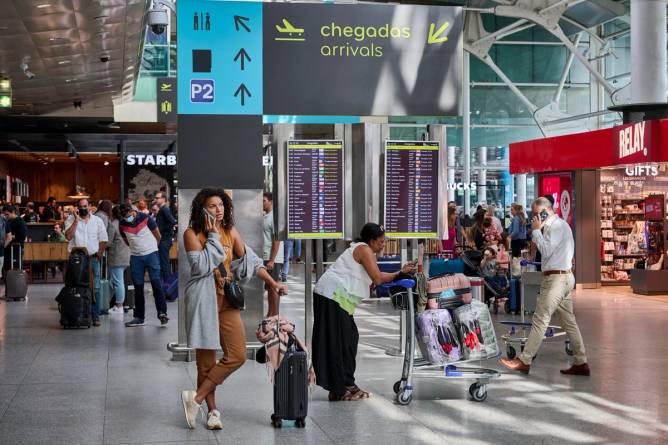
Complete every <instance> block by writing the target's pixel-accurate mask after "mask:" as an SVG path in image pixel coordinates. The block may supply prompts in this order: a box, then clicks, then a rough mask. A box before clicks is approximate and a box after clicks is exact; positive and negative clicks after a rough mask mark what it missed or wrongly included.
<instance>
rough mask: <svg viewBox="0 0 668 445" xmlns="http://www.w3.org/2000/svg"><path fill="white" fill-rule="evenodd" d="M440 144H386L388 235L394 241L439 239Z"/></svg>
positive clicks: (396, 142) (391, 142)
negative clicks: (395, 239) (396, 239)
mask: <svg viewBox="0 0 668 445" xmlns="http://www.w3.org/2000/svg"><path fill="white" fill-rule="evenodd" d="M439 148H440V147H439V143H438V142H430V141H387V142H386V143H385V196H384V198H385V203H384V204H385V205H384V209H385V218H384V222H385V234H386V235H387V236H388V237H392V238H437V237H438V153H439Z"/></svg>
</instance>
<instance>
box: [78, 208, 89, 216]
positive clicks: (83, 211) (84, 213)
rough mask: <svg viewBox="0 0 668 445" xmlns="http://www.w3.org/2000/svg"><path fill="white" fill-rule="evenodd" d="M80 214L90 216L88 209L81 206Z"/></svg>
mask: <svg viewBox="0 0 668 445" xmlns="http://www.w3.org/2000/svg"><path fill="white" fill-rule="evenodd" d="M79 216H80V217H82V218H85V217H87V216H88V209H84V208H79Z"/></svg>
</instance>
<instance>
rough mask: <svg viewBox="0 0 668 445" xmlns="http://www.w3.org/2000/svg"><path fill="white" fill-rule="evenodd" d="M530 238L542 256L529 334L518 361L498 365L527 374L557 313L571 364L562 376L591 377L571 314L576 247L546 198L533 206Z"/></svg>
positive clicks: (507, 361) (535, 202)
mask: <svg viewBox="0 0 668 445" xmlns="http://www.w3.org/2000/svg"><path fill="white" fill-rule="evenodd" d="M531 210H532V215H534V216H533V219H532V221H531V231H532V233H531V236H532V240H533V242H534V243H535V244H536V246H537V247H538V250H539V251H540V253H541V255H542V272H543V281H542V283H541V286H540V294H539V296H538V301H537V304H536V311H535V312H534V315H533V319H532V325H531V333H530V334H529V338H528V339H527V343H526V345H525V346H524V351H523V352H522V354H520V356H519V358H516V359H513V360H510V359H505V358H504V359H501V364H502V365H504V366H506V367H507V368H510V369H512V370H514V371H520V372H522V373H524V374H528V373H529V369H530V368H531V361H532V360H533V357H534V356H535V355H536V354H537V353H538V349H539V348H540V344H541V343H542V341H543V337H544V336H545V331H546V330H547V327H548V325H549V324H550V320H551V319H552V315H553V314H554V313H555V312H556V313H557V314H558V315H559V318H560V319H561V325H562V327H563V328H564V330H565V331H566V333H567V334H568V337H569V338H570V340H571V344H572V345H573V351H574V363H573V365H572V366H571V367H570V368H568V369H563V370H561V373H562V374H567V375H585V376H588V375H589V374H590V370H589V365H588V364H587V356H586V354H585V347H584V342H583V340H582V335H581V334H580V328H579V327H578V324H577V322H576V321H575V314H574V313H573V300H572V299H571V296H570V294H571V291H572V290H573V288H574V287H575V277H574V276H573V272H572V270H571V267H572V264H573V254H574V252H575V243H574V241H573V232H572V231H571V227H570V226H569V225H568V223H567V222H566V221H564V220H563V219H561V218H560V217H559V216H558V215H557V214H556V213H555V212H554V209H553V208H552V204H551V203H550V201H549V200H547V199H546V198H544V197H543V198H538V199H536V200H535V201H534V202H533V204H532V206H531Z"/></svg>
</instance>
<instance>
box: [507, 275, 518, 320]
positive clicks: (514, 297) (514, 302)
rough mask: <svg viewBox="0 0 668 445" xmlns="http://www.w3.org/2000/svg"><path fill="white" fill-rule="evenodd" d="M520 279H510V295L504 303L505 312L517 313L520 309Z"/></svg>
mask: <svg viewBox="0 0 668 445" xmlns="http://www.w3.org/2000/svg"><path fill="white" fill-rule="evenodd" d="M521 285H522V281H521V280H520V279H518V278H511V279H510V296H509V298H508V300H506V303H505V308H504V309H505V311H506V314H519V313H520V310H521V300H520V297H521V293H522V289H521V288H520V286H521Z"/></svg>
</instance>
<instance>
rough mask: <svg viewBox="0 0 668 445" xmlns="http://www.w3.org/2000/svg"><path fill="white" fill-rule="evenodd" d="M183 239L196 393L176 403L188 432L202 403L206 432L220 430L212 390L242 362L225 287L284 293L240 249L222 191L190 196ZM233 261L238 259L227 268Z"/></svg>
mask: <svg viewBox="0 0 668 445" xmlns="http://www.w3.org/2000/svg"><path fill="white" fill-rule="evenodd" d="M183 238H184V244H185V248H186V252H187V255H188V262H189V264H190V279H189V280H188V284H187V285H186V292H185V304H186V311H185V313H186V314H187V318H186V331H187V334H188V346H189V347H191V348H194V349H195V351H196V360H197V391H183V392H182V393H181V400H182V402H183V409H184V411H185V416H186V422H187V423H188V427H190V428H195V420H196V418H197V413H198V412H199V410H200V408H201V404H202V402H204V401H205V400H206V404H207V407H208V409H209V413H208V418H207V428H209V429H221V428H222V423H221V420H220V412H219V411H218V409H217V408H216V399H215V392H216V387H217V386H218V385H221V384H222V383H223V382H224V381H225V379H227V378H228V377H229V376H230V374H232V373H233V372H234V371H236V370H237V369H239V368H240V367H241V366H242V365H243V364H244V362H245V361H246V338H245V335H244V325H243V323H242V321H241V313H240V309H239V307H237V305H236V304H235V303H238V302H237V301H236V300H235V299H233V298H226V295H225V286H226V283H229V281H230V280H231V279H233V278H236V279H239V280H246V279H250V278H251V277H252V276H256V277H258V278H259V279H261V280H262V281H264V282H265V283H266V284H267V286H268V287H269V288H271V289H273V290H275V291H276V293H277V294H279V295H280V294H287V290H288V288H287V286H285V285H282V284H279V283H277V282H275V281H274V280H273V279H272V278H271V275H269V273H268V272H267V270H266V269H265V268H264V265H263V263H262V259H261V258H258V257H257V255H255V253H254V252H253V251H252V250H251V249H250V248H248V247H246V246H245V244H244V241H243V240H242V239H241V235H240V234H239V232H238V231H237V229H236V228H235V227H234V214H233V206H232V199H231V198H230V197H229V196H228V195H227V194H226V193H225V192H224V191H223V190H222V189H209V188H207V189H202V190H201V191H200V192H199V193H198V194H197V196H195V199H194V200H193V202H192V208H191V214H190V223H189V228H188V229H187V230H186V231H185V234H184V237H183ZM233 258H238V259H240V260H238V261H234V264H232V260H233ZM233 272H234V273H233ZM270 315H275V314H270ZM221 347H222V349H223V353H224V355H223V358H222V359H221V360H220V361H216V351H217V350H218V349H220V348H221Z"/></svg>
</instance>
